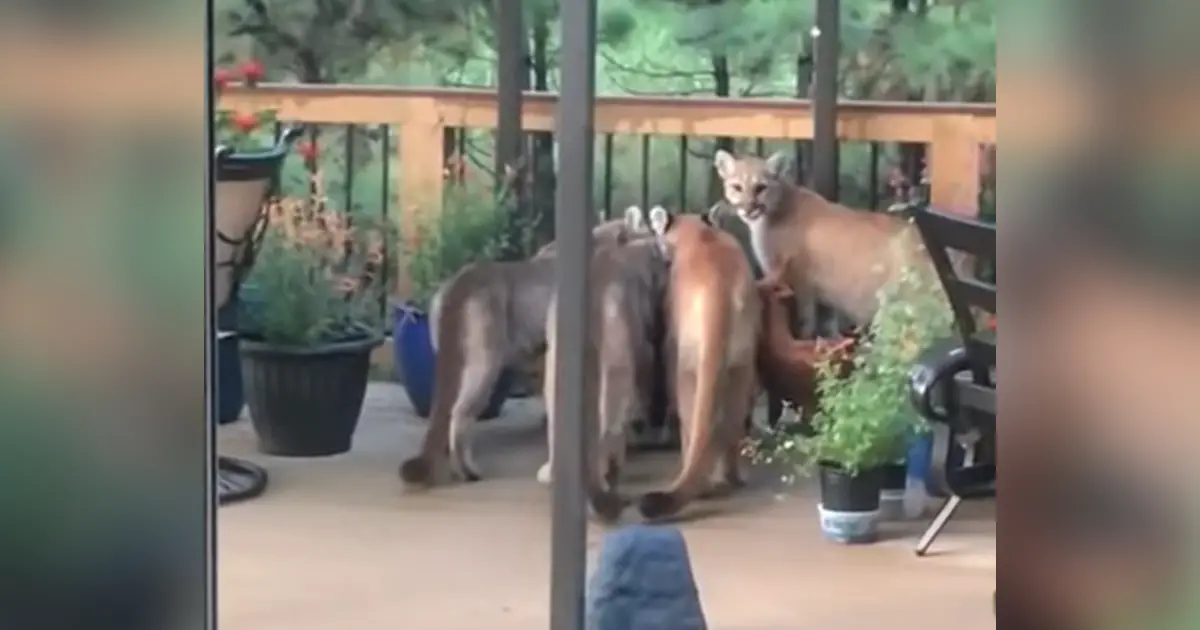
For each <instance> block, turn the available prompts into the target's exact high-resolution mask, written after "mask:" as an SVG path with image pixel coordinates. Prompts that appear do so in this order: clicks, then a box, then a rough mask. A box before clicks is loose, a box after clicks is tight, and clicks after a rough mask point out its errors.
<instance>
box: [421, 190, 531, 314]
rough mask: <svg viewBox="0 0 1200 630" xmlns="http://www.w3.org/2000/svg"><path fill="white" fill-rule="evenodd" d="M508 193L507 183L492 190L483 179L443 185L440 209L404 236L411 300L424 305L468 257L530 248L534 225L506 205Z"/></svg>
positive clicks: (494, 257)
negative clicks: (411, 290) (496, 189)
mask: <svg viewBox="0 0 1200 630" xmlns="http://www.w3.org/2000/svg"><path fill="white" fill-rule="evenodd" d="M511 198H512V196H511V187H508V186H506V187H504V188H503V189H502V190H501V191H499V192H493V191H492V190H491V189H490V186H488V185H487V184H486V183H485V182H481V181H478V180H475V179H471V178H466V179H465V180H464V181H462V182H461V183H460V184H459V185H456V186H452V187H450V188H449V189H448V190H447V192H446V197H445V201H444V202H443V204H442V211H441V212H440V213H439V214H436V215H431V216H429V217H428V218H427V220H425V221H423V222H421V223H419V224H418V225H417V227H416V233H415V234H413V235H412V236H411V237H408V238H406V241H407V245H406V248H405V249H406V258H407V267H406V268H407V270H408V276H409V278H410V279H411V282H412V289H413V292H412V297H411V298H410V300H409V301H410V302H411V303H412V304H414V305H415V306H417V307H419V308H422V309H427V308H428V307H429V301H430V299H431V298H432V297H433V294H434V293H436V292H437V290H438V288H439V287H441V286H442V284H444V283H445V282H446V281H447V280H449V279H450V278H451V277H452V276H453V275H454V274H456V273H458V271H459V270H460V269H462V268H463V267H465V266H467V265H469V264H471V263H475V262H480V261H486V260H499V259H500V258H502V257H503V256H504V254H505V253H508V252H513V251H518V252H525V253H527V252H528V249H529V248H530V245H531V243H532V240H533V229H534V226H532V225H529V224H528V223H527V222H526V223H522V222H521V220H520V218H519V217H520V215H519V214H514V213H511V212H510V211H509V210H510V208H511V204H510V203H509V202H510V200H511Z"/></svg>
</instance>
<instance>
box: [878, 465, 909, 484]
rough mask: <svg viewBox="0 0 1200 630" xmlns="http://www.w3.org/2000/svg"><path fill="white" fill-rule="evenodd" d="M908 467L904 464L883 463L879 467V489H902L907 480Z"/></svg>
mask: <svg viewBox="0 0 1200 630" xmlns="http://www.w3.org/2000/svg"><path fill="white" fill-rule="evenodd" d="M907 477H908V467H907V466H905V465H904V464H885V465H883V466H880V467H879V489H880V490H903V489H904V486H905V485H906V484H907V482H908V479H907Z"/></svg>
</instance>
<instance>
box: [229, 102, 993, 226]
mask: <svg viewBox="0 0 1200 630" xmlns="http://www.w3.org/2000/svg"><path fill="white" fill-rule="evenodd" d="M556 103H557V97H556V96H554V95H550V94H544V93H530V94H527V95H526V96H525V103H524V110H523V116H522V119H523V125H524V128H525V130H527V131H550V130H553V129H554V108H555V106H556ZM219 107H221V108H231V109H239V110H247V111H255V110H263V109H273V110H276V112H277V114H278V117H279V119H280V120H284V121H290V122H305V123H321V124H354V125H380V124H388V125H396V126H397V127H398V130H399V131H398V135H397V137H398V140H399V141H398V143H397V146H396V148H395V150H396V151H398V153H399V157H400V160H399V164H400V168H399V169H397V171H398V172H397V173H396V177H397V178H398V182H397V184H398V186H397V187H396V190H397V191H398V192H399V196H400V199H401V200H402V204H401V213H402V216H401V221H402V223H407V222H408V221H409V220H410V219H415V218H416V216H415V215H416V214H417V213H424V212H428V211H431V210H436V209H437V208H438V207H439V205H440V202H441V199H442V192H443V187H444V186H445V182H444V179H443V168H444V164H443V163H442V161H441V159H440V156H442V155H444V152H443V149H444V147H443V142H444V138H445V135H444V130H445V129H446V128H447V127H458V128H462V127H466V128H489V127H495V126H496V120H497V112H496V97H495V93H494V92H489V91H483V90H467V89H438V88H398V87H383V86H364V85H301V84H266V85H259V86H257V87H255V88H254V89H248V88H245V87H242V86H233V87H230V88H229V89H227V90H226V91H225V92H224V93H223V94H222V95H221V97H220V104H219ZM595 126H596V133H598V134H602V133H625V134H648V135H671V136H676V137H679V136H710V137H711V136H731V137H735V138H760V139H762V138H765V139H789V140H805V139H811V138H812V134H813V119H812V103H811V102H810V101H805V100H796V99H729V98H655V97H627V96H605V97H598V98H597V99H596V114H595ZM838 135H839V137H840V139H842V140H845V141H864V142H865V141H877V142H911V143H923V144H927V145H929V150H928V163H929V175H930V179H931V182H930V201H931V202H932V203H933V204H934V205H936V206H938V207H940V208H944V209H947V210H951V211H954V212H959V213H963V214H968V215H975V214H977V213H978V210H979V209H978V199H979V190H980V177H979V174H980V145H983V144H995V142H996V107H995V105H989V104H982V105H977V104H948V103H903V102H862V101H842V102H841V103H840V104H839V111H838ZM406 155H407V156H419V157H418V158H417V159H409V160H405V159H403V156H406ZM434 156H437V159H434Z"/></svg>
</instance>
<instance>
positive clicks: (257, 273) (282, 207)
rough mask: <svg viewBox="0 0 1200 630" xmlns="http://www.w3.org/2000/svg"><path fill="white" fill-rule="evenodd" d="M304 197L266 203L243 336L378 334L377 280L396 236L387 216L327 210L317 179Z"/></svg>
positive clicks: (292, 338)
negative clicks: (311, 192)
mask: <svg viewBox="0 0 1200 630" xmlns="http://www.w3.org/2000/svg"><path fill="white" fill-rule="evenodd" d="M313 191H314V192H313V194H312V195H311V196H310V197H307V198H294V197H287V198H282V199H273V200H271V201H269V202H268V204H267V208H266V214H267V218H266V222H265V225H264V228H263V235H262V246H261V249H260V250H259V252H258V255H257V257H256V259H255V264H254V268H253V269H252V270H251V272H250V277H249V279H248V281H247V284H248V285H250V286H252V287H253V288H254V293H253V299H252V300H251V301H250V303H249V304H248V307H249V308H247V311H246V312H247V314H248V315H249V321H248V322H245V323H244V325H243V333H244V334H246V335H247V336H250V337H251V338H254V337H259V338H261V339H262V340H264V341H266V342H268V343H273V344H279V345H287V346H316V345H320V344H323V343H329V342H334V341H340V340H345V339H353V338H360V337H366V336H372V335H379V334H382V331H383V323H384V322H383V308H382V307H383V299H384V296H385V295H386V293H387V286H386V285H385V283H384V281H383V276H384V273H385V270H386V269H387V265H388V264H390V263H389V260H388V252H392V251H394V246H395V243H396V241H397V239H396V236H397V231H396V230H395V228H394V227H393V226H392V224H390V223H388V222H387V220H386V219H382V218H378V217H374V216H370V215H365V214H363V215H359V214H350V213H345V212H340V211H337V210H333V209H331V208H329V207H328V200H327V199H326V198H325V196H324V189H323V187H322V185H321V179H320V174H319V173H317V174H314V175H313Z"/></svg>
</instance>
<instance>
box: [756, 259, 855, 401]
mask: <svg viewBox="0 0 1200 630" xmlns="http://www.w3.org/2000/svg"><path fill="white" fill-rule="evenodd" d="M787 267H788V265H786V264H785V265H784V267H783V268H781V269H780V270H778V271H776V272H773V273H772V274H769V275H767V276H766V277H764V278H763V279H761V280H759V281H758V283H757V287H758V292H759V297H760V298H761V299H762V302H763V330H762V336H761V337H760V338H759V346H758V378H759V382H760V383H761V384H762V386H763V388H764V389H765V390H766V391H767V392H768V393H770V394H772V395H774V396H777V397H779V398H780V399H782V400H783V401H785V402H788V403H791V404H792V405H793V406H794V407H798V408H799V409H800V410H801V421H802V422H803V423H805V424H807V423H808V422H810V421H811V420H812V417H813V414H814V413H815V412H816V407H817V381H818V378H819V374H818V373H819V368H818V365H819V364H820V363H821V362H822V361H825V360H827V359H830V358H833V359H835V360H836V361H838V367H839V372H840V374H841V375H842V376H843V377H845V376H847V375H849V373H850V370H851V369H852V368H853V365H854V364H853V354H854V348H855V345H856V343H857V339H856V338H854V337H847V338H845V339H843V340H841V341H831V340H826V339H815V340H799V339H796V338H795V337H793V336H792V331H791V329H790V327H789V325H788V321H789V320H788V308H787V303H788V301H790V300H792V299H794V298H795V294H794V293H792V290H791V289H790V288H788V287H787V286H786V285H785V284H783V283H782V282H781V281H780V278H781V276H782V275H783V272H785V271H786V269H787Z"/></svg>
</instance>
